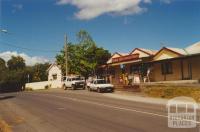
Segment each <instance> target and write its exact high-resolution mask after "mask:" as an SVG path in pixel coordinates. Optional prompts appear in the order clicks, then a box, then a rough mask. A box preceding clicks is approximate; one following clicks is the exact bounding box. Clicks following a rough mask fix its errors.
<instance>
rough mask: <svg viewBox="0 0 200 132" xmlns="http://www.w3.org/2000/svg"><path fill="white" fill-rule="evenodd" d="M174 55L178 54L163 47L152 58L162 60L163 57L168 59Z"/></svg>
mask: <svg viewBox="0 0 200 132" xmlns="http://www.w3.org/2000/svg"><path fill="white" fill-rule="evenodd" d="M175 57H178V55H177V54H175V53H173V52H170V51H168V50H165V49H163V50H162V51H161V52H160V53H158V54H157V55H156V56H155V57H154V60H163V59H170V58H175Z"/></svg>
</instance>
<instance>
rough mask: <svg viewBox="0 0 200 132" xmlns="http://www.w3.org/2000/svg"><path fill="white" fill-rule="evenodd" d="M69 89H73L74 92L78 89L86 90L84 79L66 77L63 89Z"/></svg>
mask: <svg viewBox="0 0 200 132" xmlns="http://www.w3.org/2000/svg"><path fill="white" fill-rule="evenodd" d="M68 88H71V89H72V90H75V89H77V88H82V89H85V80H84V78H81V77H80V76H73V77H65V79H64V80H63V89H64V90H67V89H68Z"/></svg>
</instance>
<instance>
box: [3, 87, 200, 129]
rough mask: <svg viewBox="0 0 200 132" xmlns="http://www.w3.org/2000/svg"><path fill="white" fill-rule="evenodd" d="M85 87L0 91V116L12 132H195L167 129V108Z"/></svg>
mask: <svg viewBox="0 0 200 132" xmlns="http://www.w3.org/2000/svg"><path fill="white" fill-rule="evenodd" d="M105 94H107V93H103V94H99V93H95V92H88V91H86V90H75V91H72V90H67V91H64V90H47V91H36V92H18V93H6V94H0V96H1V99H0V102H1V103H0V117H2V118H3V119H5V120H6V122H7V123H8V124H9V125H10V126H11V128H12V129H13V131H14V132H96V131H98V132H161V131H162V132H199V131H200V129H199V128H198V127H197V128H190V129H174V128H168V124H167V123H168V122H167V109H166V106H164V105H153V104H146V103H141V102H140V103H139V102H133V101H126V100H120V99H114V98H110V97H107V96H104V95H105Z"/></svg>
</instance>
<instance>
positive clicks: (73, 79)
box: [72, 77, 83, 81]
mask: <svg viewBox="0 0 200 132" xmlns="http://www.w3.org/2000/svg"><path fill="white" fill-rule="evenodd" d="M76 80H83V78H79V77H77V78H72V81H76Z"/></svg>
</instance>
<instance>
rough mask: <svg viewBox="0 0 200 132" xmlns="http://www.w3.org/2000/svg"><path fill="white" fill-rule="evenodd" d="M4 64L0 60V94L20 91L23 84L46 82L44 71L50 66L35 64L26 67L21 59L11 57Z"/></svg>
mask: <svg viewBox="0 0 200 132" xmlns="http://www.w3.org/2000/svg"><path fill="white" fill-rule="evenodd" d="M7 66H8V67H6V62H5V61H4V60H3V59H1V58H0V92H13V91H19V90H22V87H24V85H25V83H27V82H28V75H29V82H33V81H45V80H47V72H46V70H47V69H48V68H49V66H50V64H49V63H45V64H36V65H34V66H26V65H25V62H24V60H23V58H21V57H19V56H17V57H15V56H12V58H11V59H10V60H8V62H7Z"/></svg>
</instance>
